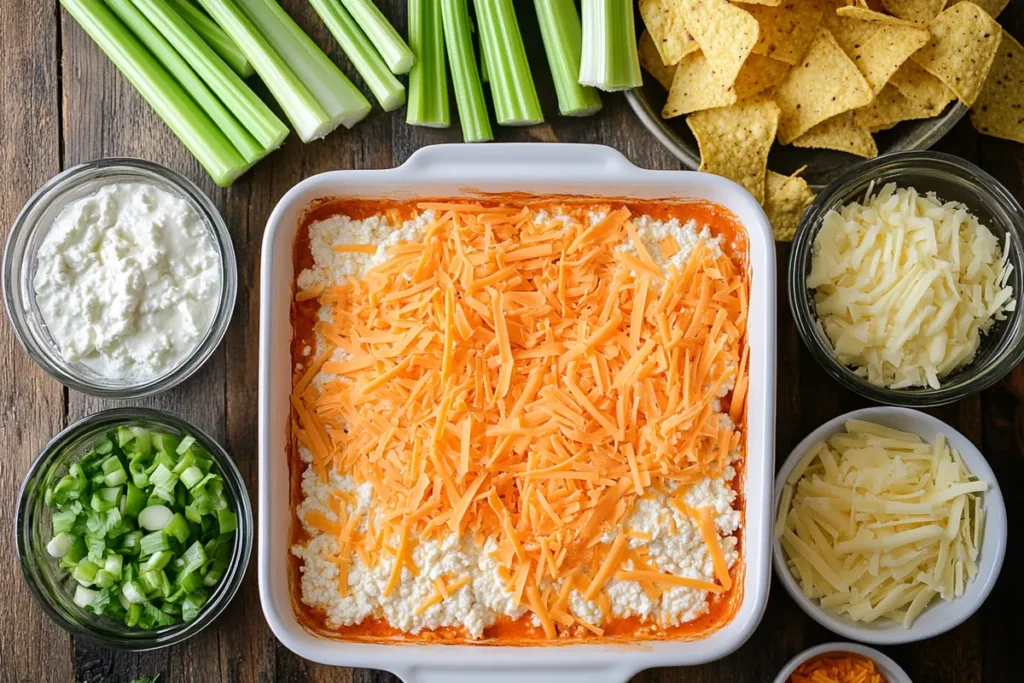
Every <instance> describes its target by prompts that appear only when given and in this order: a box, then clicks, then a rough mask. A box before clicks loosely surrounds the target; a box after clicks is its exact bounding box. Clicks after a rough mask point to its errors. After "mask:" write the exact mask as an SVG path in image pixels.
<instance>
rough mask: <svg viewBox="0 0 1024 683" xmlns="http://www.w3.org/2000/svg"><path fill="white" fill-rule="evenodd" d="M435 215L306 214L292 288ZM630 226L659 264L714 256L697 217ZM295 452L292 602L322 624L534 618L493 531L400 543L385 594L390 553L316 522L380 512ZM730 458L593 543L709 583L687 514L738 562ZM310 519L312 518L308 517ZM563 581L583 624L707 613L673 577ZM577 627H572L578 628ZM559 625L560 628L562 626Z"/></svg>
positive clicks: (407, 235)
mask: <svg viewBox="0 0 1024 683" xmlns="http://www.w3.org/2000/svg"><path fill="white" fill-rule="evenodd" d="M606 216H607V211H604V210H598V211H595V212H593V213H590V214H589V215H588V217H587V221H589V224H590V225H593V224H594V223H597V222H600V221H601V220H603V219H604V218H605V217H606ZM436 218H437V215H436V212H434V211H425V212H423V213H420V214H419V215H418V216H417V217H416V218H414V219H412V220H409V221H406V222H404V223H403V224H401V225H392V224H390V223H389V222H388V219H387V218H386V217H384V216H373V217H371V218H368V219H366V220H352V219H350V218H349V217H347V216H332V217H330V218H327V219H325V220H321V221H318V222H315V223H313V224H311V225H310V226H309V237H310V251H311V253H312V256H313V265H312V267H310V268H308V269H306V270H304V271H303V272H302V273H301V274H300V275H299V276H298V278H297V286H298V288H299V289H300V290H316V289H317V288H321V287H323V288H329V287H332V286H334V285H336V284H338V283H339V282H341V281H342V280H343V279H344V278H346V277H349V276H356V277H358V276H360V275H361V274H362V273H363V272H365V271H366V270H367V269H368V268H371V267H373V266H375V265H379V264H381V263H383V262H384V261H385V260H386V259H387V258H388V256H387V249H388V248H390V247H392V246H394V245H396V244H399V243H405V242H417V241H419V240H422V239H423V233H424V229H425V228H426V227H427V226H429V225H431V224H432V223H433V222H434V221H435V219H436ZM534 220H535V221H537V222H547V221H550V220H562V221H564V222H566V223H567V224H568V222H569V221H570V220H573V219H572V218H571V217H570V216H567V215H564V214H561V213H559V212H557V211H554V210H549V211H544V212H539V213H538V214H537V215H536V216H535V217H534ZM633 226H634V227H635V229H636V234H637V237H638V238H639V239H640V240H641V242H642V245H641V248H642V249H643V250H644V251H646V252H647V253H648V254H649V255H650V256H652V257H654V260H655V262H656V263H657V265H658V267H659V268H661V269H663V271H664V272H665V273H670V272H676V271H679V270H681V269H682V268H683V267H684V266H685V264H686V262H687V257H688V256H689V254H690V253H691V251H692V250H693V249H694V248H695V247H696V246H697V244H698V242H701V241H703V242H704V245H705V247H706V248H707V249H708V250H710V251H712V252H713V253H714V254H715V255H720V254H721V252H720V244H719V239H718V238H716V237H713V236H712V235H711V233H710V232H709V230H708V229H707V227H706V226H699V225H697V224H696V223H695V222H693V221H688V222H680V221H679V220H670V221H660V220H655V219H653V218H651V217H650V216H639V217H636V218H634V219H633ZM666 237H671V238H672V239H673V241H674V242H675V244H676V245H677V246H678V250H677V251H675V252H674V253H670V254H669V255H668V256H664V255H663V251H662V249H661V248H660V245H661V244H663V243H664V242H665V240H666ZM368 244H370V245H372V244H376V245H379V247H378V249H377V250H376V252H374V253H362V252H352V251H345V250H339V249H336V248H335V247H338V246H341V245H368ZM616 249H621V250H624V251H628V252H629V253H631V254H633V255H636V254H637V253H638V248H637V245H635V244H633V243H632V241H631V240H628V239H627V240H624V241H623V243H622V244H620V245H619V246H618V247H616ZM318 315H319V319H320V320H322V321H329V320H330V319H331V315H332V311H331V308H330V306H327V305H324V306H322V307H321V308H320V310H319V314H318ZM326 348H328V347H327V345H326V344H325V341H324V340H323V338H322V336H321V335H319V333H318V337H317V340H316V346H315V348H314V347H313V346H312V345H311V346H310V347H307V349H306V354H305V355H306V358H305V359H303V360H300V361H299V363H298V364H297V368H296V369H297V371H298V374H302V371H304V370H305V369H306V368H305V367H304V366H306V365H307V364H308V363H309V362H312V358H313V357H314V356H319V355H320V354H322V353H324V351H325V350H326ZM346 358H347V354H346V353H345V352H344V351H342V350H340V349H337V350H335V351H334V352H333V354H332V355H331V358H330V360H331V361H332V362H343V361H345V360H346ZM336 379H337V376H336V375H333V374H332V373H330V372H326V371H323V370H321V371H319V372H318V373H317V375H316V376H315V377H314V378H313V381H312V383H313V384H314V385H315V386H316V387H317V388H322V387H324V386H327V385H328V384H330V383H331V382H334V381H335V380H336ZM732 388H733V383H732V381H729V382H727V383H725V384H724V385H722V386H721V387H719V388H718V390H717V391H716V396H717V397H722V396H725V395H727V394H728V393H729V391H731V390H732ZM712 404H713V406H714V410H715V411H718V412H719V414H720V417H719V420H720V421H721V423H722V424H723V425H728V426H730V427H731V426H732V422H731V420H730V418H729V416H728V415H727V414H726V413H725V412H722V409H721V406H720V404H719V402H718V400H717V398H716V399H715V400H713V402H712ZM680 447H681V446H680ZM298 452H299V455H300V458H301V460H302V462H303V463H304V465H305V469H304V471H303V472H302V500H301V502H300V504H299V505H298V507H297V510H296V513H297V515H298V518H299V520H300V521H301V523H302V526H303V530H304V532H305V534H304V536H305V538H304V540H303V541H302V542H300V543H297V544H296V545H294V546H293V547H292V553H293V554H294V555H295V556H296V557H298V558H300V559H301V560H302V563H301V566H300V579H299V580H300V584H301V598H302V601H303V602H304V603H305V604H306V605H308V606H310V607H313V608H315V609H316V610H318V611H319V612H321V613H322V614H323V616H324V618H325V622H326V625H327V626H328V627H329V628H334V629H342V628H344V627H350V626H355V625H358V624H360V623H363V622H365V621H366V620H371V619H372V620H383V621H385V622H386V623H387V624H388V625H390V626H391V627H393V628H395V629H398V630H400V631H403V632H406V633H409V634H417V633H420V632H421V631H424V630H434V629H439V628H444V627H451V628H457V629H460V630H461V632H463V633H464V634H465V636H467V637H469V638H471V639H479V638H482V637H484V635H485V630H486V629H487V628H488V627H490V626H492V625H494V624H495V623H496V622H498V621H499V620H517V619H521V618H526V619H529V620H530V623H532V624H533V625H534V626H540V621H539V620H538V618H537V617H536V615H534V614H531V613H530V610H529V609H528V605H527V604H525V600H524V601H523V603H524V604H517V603H516V599H515V597H516V596H515V586H514V585H513V582H511V581H510V577H509V576H508V573H507V572H506V571H504V570H503V568H502V566H501V562H500V552H499V546H498V542H497V541H498V540H499V539H496V538H487V539H484V540H483V542H482V543H481V542H480V539H474V538H473V536H472V535H470V534H463V535H461V536H459V535H456V534H454V533H447V534H445V535H443V536H442V537H441V538H440V539H437V540H435V539H429V540H419V542H417V543H416V544H415V545H414V547H413V549H412V551H411V560H412V562H411V566H410V563H407V564H406V566H404V567H403V568H402V569H401V572H400V578H399V579H398V581H397V585H395V586H393V587H392V590H391V592H390V593H388V587H389V583H390V582H391V581H392V573H393V569H394V566H395V561H396V559H395V558H396V556H395V555H394V554H392V553H390V552H381V553H380V554H379V556H378V557H376V558H373V561H372V563H370V564H368V563H367V558H366V557H364V556H362V555H361V554H359V553H356V552H352V553H350V554H349V556H348V557H345V558H343V560H342V561H339V553H340V552H341V551H342V548H341V546H340V545H339V543H338V541H337V534H334V533H328V532H326V531H323V530H322V529H321V528H320V527H323V526H325V524H327V525H332V524H338V525H342V524H345V523H346V522H347V521H349V520H355V521H354V522H353V524H354V529H353V531H354V533H355V534H357V535H365V534H373V533H375V532H376V531H377V530H379V529H381V528H384V527H385V526H386V523H385V520H384V519H383V516H384V513H383V511H382V510H380V509H379V508H378V507H377V506H375V505H374V501H375V498H376V496H375V492H374V486H373V484H370V483H357V482H356V480H355V479H354V478H353V477H351V476H347V475H346V474H344V473H338V472H331V473H329V474H327V476H326V478H324V477H323V476H321V475H320V474H318V473H317V471H316V468H315V466H314V455H313V453H312V452H311V450H310V449H309V448H308V447H307V446H305V445H300V446H299V447H298ZM740 459H741V453H740V452H739V451H738V450H737V451H734V452H733V453H731V454H730V456H729V458H728V463H729V464H728V465H727V466H726V467H725V469H724V471H723V472H721V475H720V476H715V477H704V478H702V479H700V480H699V481H697V482H695V483H689V484H683V485H676V484H675V483H673V482H669V483H667V484H666V485H664V486H661V487H654V486H652V487H648V488H647V489H645V490H644V492H643V495H642V496H640V497H639V498H637V499H636V500H635V503H634V505H633V507H632V508H631V509H630V510H628V511H627V512H626V514H625V516H624V518H623V519H624V522H623V523H622V524H621V526H620V528H619V529H617V530H615V529H612V530H609V531H608V532H607V533H605V534H604V535H603V536H602V537H601V539H600V542H601V544H602V546H607V547H611V546H612V545H613V544H614V543H615V541H616V537H617V536H618V535H619V534H624V535H625V536H626V537H627V538H628V543H627V545H628V549H629V552H631V553H634V554H635V556H636V557H638V558H640V557H642V558H644V562H645V564H646V566H647V568H648V569H649V570H650V571H657V572H662V573H665V574H671V575H674V576H678V577H685V578H686V579H693V580H696V581H700V582H704V583H706V584H712V583H714V582H715V581H716V578H717V575H716V567H715V564H714V560H713V558H712V555H711V553H710V552H709V550H708V546H707V544H706V543H705V540H704V538H703V537H702V533H701V529H700V526H699V523H698V521H697V520H696V519H695V518H694V515H693V514H692V511H693V510H697V509H700V508H707V509H709V510H711V517H712V520H713V528H714V534H715V535H716V537H717V541H718V543H719V545H720V547H721V549H722V551H723V555H724V560H725V562H726V564H727V566H728V567H730V568H731V567H733V566H734V565H735V564H736V563H737V562H738V561H739V548H738V543H739V541H738V533H739V531H740V528H741V522H742V520H741V512H740V511H739V510H738V509H737V493H736V483H735V479H736V477H737V473H736V470H735V469H734V467H733V464H735V463H737V462H739V460H740ZM339 492H340V493H339ZM314 518H316V519H318V520H321V521H320V522H319V523H318V524H312V523H310V521H309V520H311V519H314ZM322 520H326V522H324V521H322ZM400 543H401V539H400V538H398V537H397V536H392V537H389V538H386V539H385V540H384V546H385V547H390V548H398V547H399V545H400ZM625 569H627V570H629V569H633V566H632V564H630V563H628V562H627V564H626V565H625ZM439 585H440V586H443V587H444V588H445V590H441V589H440V588H439ZM342 586H343V587H342ZM542 588H543V589H544V590H548V591H550V592H551V593H558V592H560V591H562V590H563V581H561V580H557V581H551V580H550V579H547V580H546V582H545V583H542ZM564 588H565V589H566V590H567V591H568V604H567V606H566V611H567V612H568V613H569V614H571V615H572V617H574V618H576V619H577V620H579V621H581V622H585V623H586V624H589V625H591V626H594V627H601V626H602V625H607V624H609V623H610V622H612V621H614V620H616V619H620V618H628V617H640V619H641V620H642V621H644V622H645V623H647V624H649V625H650V626H651V628H652V629H664V628H670V627H674V626H678V625H681V624H684V623H687V622H690V621H693V620H695V619H697V618H699V617H701V616H702V615H704V614H707V613H708V611H709V609H710V605H711V595H712V594H711V593H710V592H709V591H706V590H700V589H697V588H690V587H685V586H676V585H670V586H667V587H664V588H663V589H660V590H657V591H652V590H651V588H650V586H649V585H644V584H642V583H640V582H638V581H634V580H628V579H621V578H614V577H612V578H610V579H609V580H608V581H607V583H606V584H605V586H604V589H603V590H602V592H601V594H600V596H599V597H597V598H595V599H590V600H588V599H586V598H585V597H584V595H583V590H582V589H583V588H584V585H583V584H579V585H576V584H573V585H570V586H565V587H564ZM570 588H571V590H569V589H570ZM439 593H447V595H444V596H442V595H440V594H439ZM579 632H580V633H584V631H582V629H580V631H579ZM569 633H572V632H571V631H566V632H565V634H569Z"/></svg>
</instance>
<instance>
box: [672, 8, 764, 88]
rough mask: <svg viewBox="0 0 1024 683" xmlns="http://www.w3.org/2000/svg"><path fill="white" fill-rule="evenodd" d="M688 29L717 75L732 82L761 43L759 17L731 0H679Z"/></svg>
mask: <svg viewBox="0 0 1024 683" xmlns="http://www.w3.org/2000/svg"><path fill="white" fill-rule="evenodd" d="M677 2H678V4H677V5H676V9H677V12H678V13H679V16H680V17H682V19H683V24H684V25H685V26H686V30H687V31H689V32H690V35H692V36H693V38H694V40H696V41H697V44H698V45H700V49H701V52H703V53H704V57H705V58H706V59H707V60H708V62H710V63H711V66H712V67H713V68H714V70H715V75H716V77H717V78H718V79H719V80H720V81H721V83H722V85H724V86H727V87H729V86H732V84H733V83H735V82H736V76H737V75H738V74H739V72H740V69H741V68H743V62H745V61H746V59H747V55H749V54H750V50H751V49H752V48H753V47H754V44H755V43H757V36H758V28H757V20H755V19H754V17H752V16H750V14H749V13H747V12H745V11H743V10H742V9H740V8H739V7H736V6H734V5H730V4H729V2H728V0H677Z"/></svg>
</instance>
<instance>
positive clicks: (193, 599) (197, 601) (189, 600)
mask: <svg viewBox="0 0 1024 683" xmlns="http://www.w3.org/2000/svg"><path fill="white" fill-rule="evenodd" d="M205 604H206V595H205V594H202V593H193V594H192V595H188V596H186V597H185V599H184V600H183V601H182V603H181V619H182V621H184V622H185V623H186V624H187V623H189V622H191V621H195V619H196V617H198V616H199V612H200V611H201V610H202V609H203V605H205Z"/></svg>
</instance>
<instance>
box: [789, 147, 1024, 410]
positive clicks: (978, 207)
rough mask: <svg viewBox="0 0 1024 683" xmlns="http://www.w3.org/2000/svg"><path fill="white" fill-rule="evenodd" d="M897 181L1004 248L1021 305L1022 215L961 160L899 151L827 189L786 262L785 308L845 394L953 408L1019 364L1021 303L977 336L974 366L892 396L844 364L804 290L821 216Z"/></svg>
mask: <svg viewBox="0 0 1024 683" xmlns="http://www.w3.org/2000/svg"><path fill="white" fill-rule="evenodd" d="M890 182H894V183H896V184H897V185H899V186H901V187H911V186H912V187H914V188H916V189H917V190H918V191H919V192H921V193H925V192H935V194H936V195H938V197H939V199H942V200H945V201H958V202H962V203H963V204H965V205H966V206H967V208H968V210H969V211H970V212H971V213H973V214H974V215H975V216H977V217H978V219H979V220H980V221H981V222H982V223H983V224H984V225H986V226H987V227H988V228H989V230H991V231H992V232H993V233H994V234H995V235H996V236H997V237H998V238H999V241H1000V243H1002V244H1007V240H1006V237H1007V236H1008V238H1009V240H1008V245H1009V247H1008V248H1009V257H1008V258H1009V262H1010V263H1011V264H1012V265H1013V272H1012V273H1011V275H1010V278H1009V281H1008V283H1009V285H1010V286H1011V287H1012V288H1013V291H1014V297H1015V298H1016V299H1017V301H1018V302H1020V301H1021V297H1022V296H1024V248H1022V244H1024V209H1021V206H1020V204H1019V203H1018V202H1017V200H1016V199H1014V198H1013V195H1011V194H1010V193H1009V191H1007V189H1006V188H1005V187H1003V186H1002V185H1000V184H999V181H997V180H996V179H995V178H993V177H992V176H990V175H989V174H988V173H986V172H985V171H982V170H981V169H980V168H978V167H977V166H975V165H974V164H971V163H969V162H967V161H964V160H963V159H960V158H958V157H955V156H952V155H949V154H941V153H938V152H903V153H900V154H892V155H889V156H886V157H881V158H878V159H872V160H870V161H865V162H862V163H859V164H857V165H855V166H853V167H852V168H851V169H850V170H849V171H848V172H847V173H846V174H844V175H843V176H842V177H840V178H838V179H836V180H835V181H834V182H833V183H832V184H830V185H829V186H828V187H826V188H825V189H824V190H823V191H822V192H821V193H820V194H819V195H818V196H817V198H816V199H815V200H814V203H813V204H812V205H811V207H810V208H809V209H808V210H807V213H806V214H805V215H804V217H803V220H801V221H800V227H799V228H798V229H797V232H796V236H795V237H794V238H793V246H792V249H791V251H790V258H789V274H788V276H787V277H788V281H789V283H788V284H789V306H790V309H791V310H792V313H793V319H794V321H795V322H796V327H797V330H798V331H799V333H800V337H801V338H802V339H803V342H804V344H805V345H806V346H807V348H808V349H809V350H810V352H811V355H812V356H813V357H814V359H815V360H816V361H817V362H818V364H819V365H820V366H821V367H822V368H824V369H825V371H826V372H827V373H828V374H829V375H831V376H832V378H833V379H835V380H836V381H837V382H839V383H840V384H842V385H843V386H844V387H846V388H847V389H850V390H851V391H854V392H856V393H858V394H860V395H861V396H864V397H865V398H868V399H871V400H872V401H875V402H878V403H887V404H890V405H901V406H910V407H917V408H922V407H928V406H937V405H942V404H944V403H950V402H953V401H958V400H960V399H962V398H964V397H966V396H970V395H971V394H974V393H977V392H979V391H981V390H983V389H986V388H988V387H990V386H992V385H993V384H995V383H996V382H998V381H999V380H1000V379H1002V378H1003V377H1004V376H1005V375H1006V374H1007V373H1009V372H1010V370H1012V369H1013V368H1014V367H1015V366H1016V365H1017V364H1018V363H1020V361H1021V360H1022V359H1024V318H1022V315H1024V313H1022V311H1024V307H1022V306H1021V305H1020V303H1018V306H1017V308H1016V310H1015V311H1012V312H1010V313H1007V317H1006V320H1004V321H1002V322H997V323H996V324H995V325H993V326H992V328H991V329H990V330H989V332H988V334H985V335H983V336H982V339H981V346H980V347H979V348H978V351H977V353H976V354H975V357H974V360H972V361H971V362H970V363H968V364H967V365H965V366H963V367H961V368H959V369H957V370H954V371H953V372H952V373H951V374H950V375H948V376H947V377H945V378H944V379H943V380H941V386H940V387H939V388H938V389H932V388H930V387H913V388H905V389H889V388H886V387H880V386H876V385H874V384H871V383H870V382H868V381H867V379H865V378H862V377H859V376H857V375H856V374H855V373H854V371H853V369H851V368H849V367H847V366H845V365H843V364H841V363H840V362H839V361H838V360H837V359H836V357H835V355H834V353H833V351H832V345H831V343H830V342H829V340H828V337H826V336H825V332H824V330H822V329H821V326H820V325H819V324H818V318H817V313H816V311H815V307H814V292H813V290H810V289H808V288H807V285H806V282H807V275H808V273H810V269H811V247H812V245H813V243H814V238H815V236H816V235H817V234H818V230H820V229H821V225H822V220H823V218H824V216H825V214H826V213H828V212H829V211H831V210H832V209H838V208H839V207H841V206H843V205H844V204H848V203H850V202H852V201H858V200H861V199H863V198H864V196H865V195H866V194H867V193H868V191H869V190H870V189H872V188H873V189H874V190H878V189H881V187H882V186H883V185H885V184H886V183H890Z"/></svg>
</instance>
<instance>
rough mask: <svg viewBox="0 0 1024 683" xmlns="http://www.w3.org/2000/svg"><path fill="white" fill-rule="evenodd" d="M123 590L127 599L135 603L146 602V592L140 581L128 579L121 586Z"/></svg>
mask: <svg viewBox="0 0 1024 683" xmlns="http://www.w3.org/2000/svg"><path fill="white" fill-rule="evenodd" d="M121 592H122V594H123V595H124V597H125V599H127V600H128V602H130V603H132V604H133V605H137V604H139V603H142V602H146V592H145V591H144V590H143V589H142V586H141V585H140V584H139V582H138V581H128V582H127V583H125V584H124V585H123V586H121Z"/></svg>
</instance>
